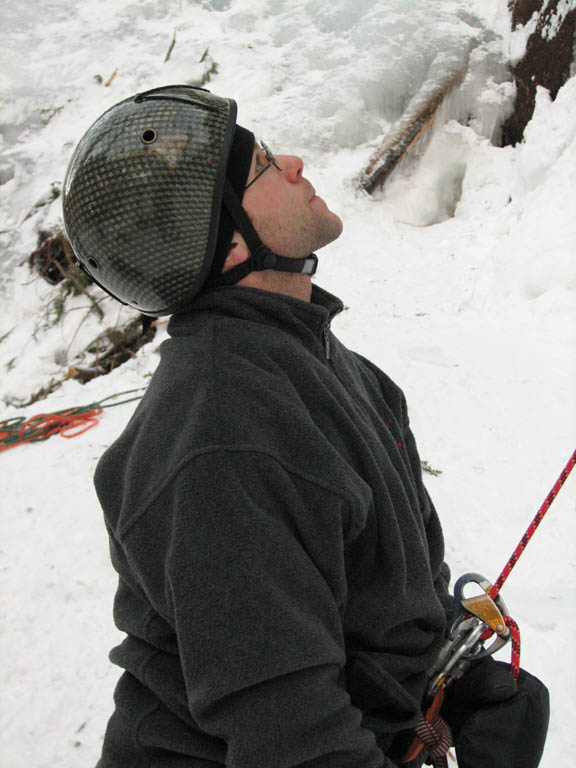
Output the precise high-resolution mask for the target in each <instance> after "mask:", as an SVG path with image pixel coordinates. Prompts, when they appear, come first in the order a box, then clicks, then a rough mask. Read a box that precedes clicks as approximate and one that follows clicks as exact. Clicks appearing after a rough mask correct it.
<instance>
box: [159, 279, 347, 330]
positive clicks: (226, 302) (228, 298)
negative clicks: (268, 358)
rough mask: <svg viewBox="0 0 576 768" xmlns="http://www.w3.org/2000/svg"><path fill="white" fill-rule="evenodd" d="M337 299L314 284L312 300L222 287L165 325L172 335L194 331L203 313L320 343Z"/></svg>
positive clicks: (337, 307)
mask: <svg viewBox="0 0 576 768" xmlns="http://www.w3.org/2000/svg"><path fill="white" fill-rule="evenodd" d="M343 308H344V307H343V304H342V302H341V301H340V299H339V298H337V297H336V296H333V295H332V294H330V293H328V291H325V290H323V289H322V288H320V287H319V286H317V285H313V286H312V297H311V301H310V302H307V301H303V300H301V299H295V298H292V297H291V296H285V295H283V294H279V293H271V292H270V291H261V290H258V289H256V288H245V287H242V286H223V287H220V288H215V289H214V290H211V291H209V292H207V293H202V294H200V295H199V296H197V297H196V299H195V300H194V302H193V304H192V306H191V308H190V311H188V312H186V313H184V314H179V315H174V316H173V317H172V318H171V320H170V323H169V325H168V333H169V334H170V335H171V336H189V335H192V334H194V332H195V329H196V328H197V327H198V325H197V324H198V322H199V321H200V320H201V319H202V317H206V314H205V313H211V314H217V315H221V316H225V317H235V318H238V319H241V320H247V321H250V322H254V323H264V324H266V325H269V326H274V327H277V328H278V329H279V330H283V331H287V332H289V333H290V332H291V333H292V334H294V335H296V336H298V337H300V339H301V340H302V341H306V340H308V341H310V340H311V335H312V336H313V337H314V339H315V341H316V342H317V341H320V342H322V339H323V335H324V334H325V333H326V329H327V328H328V327H329V325H330V323H331V321H332V319H333V318H334V317H335V316H336V315H337V314H338V313H339V312H341V311H342V309H343Z"/></svg>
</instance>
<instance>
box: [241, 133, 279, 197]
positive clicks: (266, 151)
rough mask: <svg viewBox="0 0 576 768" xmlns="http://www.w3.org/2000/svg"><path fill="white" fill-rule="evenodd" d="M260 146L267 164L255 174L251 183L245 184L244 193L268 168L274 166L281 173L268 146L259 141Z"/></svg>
mask: <svg viewBox="0 0 576 768" xmlns="http://www.w3.org/2000/svg"><path fill="white" fill-rule="evenodd" d="M260 146H261V147H262V149H263V150H264V154H265V155H266V160H268V164H267V165H265V166H264V167H263V168H261V169H260V170H259V171H258V173H257V174H256V176H254V178H253V179H252V181H251V182H249V183H248V184H246V186H245V187H244V191H246V190H247V189H248V187H251V186H252V184H254V182H255V181H256V180H257V179H259V178H260V176H262V174H263V173H264V171H267V170H268V168H270V166H271V165H273V166H274V168H277V169H278V170H279V171H281V170H282V168H280V166H279V165H278V163H277V162H276V158H275V157H274V155H273V154H272V152H271V151H270V148H269V147H268V145H267V144H264V142H263V141H261V142H260Z"/></svg>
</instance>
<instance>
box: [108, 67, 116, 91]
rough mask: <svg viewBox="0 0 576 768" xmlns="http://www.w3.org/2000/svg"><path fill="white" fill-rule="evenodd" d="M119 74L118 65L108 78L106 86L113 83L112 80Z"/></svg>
mask: <svg viewBox="0 0 576 768" xmlns="http://www.w3.org/2000/svg"><path fill="white" fill-rule="evenodd" d="M117 74H118V67H116V69H115V70H114V72H112V74H111V75H110V77H109V78H108V80H106V83H105V86H106V88H109V87H110V86H111V85H112V82H113V80H114V78H115V77H116V75H117Z"/></svg>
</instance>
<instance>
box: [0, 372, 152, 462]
mask: <svg viewBox="0 0 576 768" xmlns="http://www.w3.org/2000/svg"><path fill="white" fill-rule="evenodd" d="M144 389H145V387H139V388H137V389H128V390H126V391H125V392H118V393H117V394H115V395H109V396H108V397H105V398H104V399H103V400H100V401H99V402H94V403H90V404H89V405H84V406H79V407H77V408H68V409H66V410H63V411H55V412H54V413H40V414H38V415H36V416H32V417H31V418H29V419H26V418H25V417H24V416H17V417H15V418H12V419H6V420H4V421H0V452H2V451H6V450H8V448H14V447H15V446H17V445H23V444H24V443H36V442H39V441H41V440H47V439H48V438H49V437H52V435H57V434H59V435H60V436H61V437H66V438H68V439H69V438H72V437H78V435H83V434H84V432H87V431H88V430H89V429H92V427H95V426H96V425H97V424H98V422H99V418H98V417H99V416H100V415H101V414H102V411H103V410H104V408H113V407H115V406H117V405H124V404H125V403H131V402H134V401H135V400H140V399H141V398H142V394H141V395H137V396H135V397H130V398H128V399H125V400H120V401H119V402H113V403H110V402H107V401H109V400H114V399H115V398H118V397H122V396H123V395H131V394H133V393H134V392H143V390H144Z"/></svg>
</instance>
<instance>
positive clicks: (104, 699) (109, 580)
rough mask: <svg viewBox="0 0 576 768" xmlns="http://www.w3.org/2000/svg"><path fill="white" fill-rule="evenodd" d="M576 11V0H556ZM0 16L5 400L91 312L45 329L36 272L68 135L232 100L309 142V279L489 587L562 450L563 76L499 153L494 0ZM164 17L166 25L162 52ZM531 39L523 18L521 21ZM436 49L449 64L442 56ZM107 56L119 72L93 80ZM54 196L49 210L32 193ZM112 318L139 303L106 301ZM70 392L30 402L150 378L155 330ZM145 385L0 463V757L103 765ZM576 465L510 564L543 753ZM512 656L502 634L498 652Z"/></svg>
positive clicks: (504, 24) (458, 550)
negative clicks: (372, 367) (379, 391)
mask: <svg viewBox="0 0 576 768" xmlns="http://www.w3.org/2000/svg"><path fill="white" fill-rule="evenodd" d="M564 5H566V4H565V3H564ZM5 6H6V7H5V8H4V9H3V16H4V24H3V27H2V32H1V33H0V36H1V42H2V45H1V46H0V51H1V56H2V61H1V66H0V73H1V74H0V91H1V93H2V109H1V112H0V126H1V130H2V132H1V139H0V150H1V151H2V155H1V159H0V246H1V248H2V253H3V255H2V256H0V259H1V263H2V268H3V273H2V281H1V285H0V301H1V304H0V340H1V341H0V370H1V371H2V378H1V382H0V398H1V399H2V402H3V407H2V414H1V415H0V418H8V417H12V416H15V415H17V416H21V415H22V413H23V412H22V410H21V409H18V408H17V407H16V406H17V405H18V403H21V402H25V401H26V399H27V398H28V397H29V396H30V395H31V394H32V393H33V392H36V391H37V390H39V389H40V388H41V387H42V386H44V385H45V384H47V383H48V382H49V381H50V380H51V379H60V378H62V377H63V374H64V372H65V371H66V369H67V367H68V365H69V364H70V363H71V362H72V361H73V360H74V359H75V356H76V355H78V354H79V353H80V352H81V350H82V349H83V348H84V347H85V346H86V345H87V344H88V343H89V342H90V341H91V340H92V339H93V338H94V337H95V336H97V335H98V333H100V332H101V330H102V329H103V326H102V325H100V324H99V323H98V321H97V318H96V316H95V314H94V313H93V312H89V311H88V310H89V305H88V303H87V301H86V299H85V298H84V297H82V296H80V297H77V298H76V299H74V301H73V302H72V303H71V304H70V305H69V310H70V311H69V312H68V313H67V314H66V315H65V316H64V318H63V319H62V321H61V322H59V323H56V324H53V325H51V324H50V320H51V319H53V314H52V315H50V314H48V315H47V314H46V313H47V309H46V306H47V302H49V301H50V300H51V297H53V296H54V289H53V288H51V287H49V286H48V285H47V284H45V283H43V282H42V281H41V280H39V279H37V278H34V277H33V275H31V274H30V272H29V271H28V268H27V266H26V260H27V257H28V255H29V253H30V252H31V251H33V250H34V249H35V248H36V241H37V235H38V232H39V231H40V230H42V229H49V228H50V227H51V226H54V225H56V224H58V223H59V222H60V221H61V213H60V201H59V200H56V201H55V202H49V201H50V191H51V189H52V186H53V185H54V184H56V185H58V184H61V182H62V179H63V175H64V171H65V168H66V164H67V161H68V159H69V157H70V154H71V152H72V149H73V146H74V144H75V142H76V141H77V140H78V138H79V137H80V136H81V134H82V133H83V131H84V130H85V129H86V128H87V127H88V125H89V124H90V123H91V122H92V121H93V120H94V119H95V118H96V117H97V116H98V115H99V114H100V113H101V112H103V111H104V110H105V109H106V108H107V107H108V106H110V105H112V104H113V103H115V102H116V101H119V100H120V99H122V98H123V97H125V96H128V95H130V94H131V93H133V92H136V91H138V90H144V89H146V88H149V87H152V86H154V85H159V84H165V83H168V82H190V81H196V82H199V81H200V80H201V79H202V76H203V74H204V73H205V72H206V69H207V68H208V66H209V65H210V64H211V62H200V59H201V57H202V54H203V53H204V51H205V50H206V49H207V48H208V49H209V56H211V57H212V61H213V62H215V63H216V64H217V65H218V74H215V75H213V76H212V82H210V83H209V84H208V87H210V88H212V89H213V90H214V91H215V92H217V93H220V94H222V95H227V96H233V97H234V98H236V100H237V101H238V103H239V119H240V122H241V123H242V124H244V125H246V126H248V127H251V128H253V129H255V130H256V132H257V134H258V135H260V136H262V137H263V138H264V139H265V140H266V141H267V142H268V143H269V144H270V146H271V147H272V149H273V151H278V152H279V153H290V152H294V153H297V154H299V155H301V156H302V157H303V159H304V163H305V175H307V176H308V177H310V178H311V179H312V180H313V182H314V185H315V187H316V188H317V189H318V191H319V193H320V194H322V195H323V196H324V197H325V198H326V199H327V201H328V203H329V204H330V206H331V207H332V208H333V209H334V210H336V211H337V212H339V213H341V215H342V217H343V219H344V222H345V229H344V233H343V235H342V237H341V238H340V239H339V240H338V241H336V242H335V243H334V244H332V245H331V246H329V247H328V248H326V249H325V250H324V251H320V254H319V255H320V271H319V275H318V281H319V283H320V284H321V285H323V286H324V287H326V288H327V289H328V290H331V291H333V292H335V293H337V294H338V295H340V296H341V297H342V298H343V300H344V302H345V304H346V306H347V311H346V312H344V313H343V314H342V315H341V316H340V318H339V320H338V321H337V323H336V324H335V329H334V330H335V331H336V333H337V334H338V335H339V336H340V338H341V339H342V340H343V341H344V342H345V343H347V344H348V345H349V346H350V347H352V348H353V349H356V350H358V351H359V352H361V353H363V354H365V355H367V356H369V357H370V358H371V359H373V360H374V361H375V362H376V363H377V364H378V365H380V366H381V367H382V368H383V369H384V370H386V371H387V372H388V373H389V374H390V375H391V376H392V377H393V378H394V379H395V380H396V381H397V382H398V383H399V384H401V386H402V387H403V388H404V390H405V392H406V395H407V397H408V402H409V405H410V413H411V420H412V425H413V429H414V431H415V433H416V436H417V438H418V444H419V448H420V452H421V456H422V458H423V459H424V460H426V461H428V463H429V464H430V466H432V467H433V468H436V469H440V470H441V471H442V474H441V475H440V476H438V477H433V476H430V475H427V476H426V477H427V485H428V488H429V490H430V492H431V494H432V496H433V498H434V500H435V502H436V505H437V507H438V509H439V512H440V515H441V518H442V520H443V523H444V528H445V536H446V541H447V559H448V561H449V563H450V565H451V567H452V570H453V573H454V576H455V578H456V577H457V576H458V575H460V574H462V573H464V572H466V571H471V570H473V571H480V572H481V573H484V574H485V575H486V576H487V577H488V578H489V579H491V580H493V581H494V580H495V579H496V578H497V576H498V574H499V573H500V570H501V569H502V567H503V566H504V563H505V562H506V560H507V558H508V556H509V555H510V554H511V552H512V550H513V549H514V547H515V546H516V543H517V542H518V540H519V539H520V537H521V535H522V533H523V532H524V530H525V529H526V527H527V526H528V523H529V522H530V520H531V519H532V517H533V516H534V514H535V512H536V510H537V509H538V507H539V505H540V504H541V502H542V501H543V499H544V498H545V496H546V494H547V493H548V491H549V489H550V488H551V486H552V484H553V482H554V481H555V479H556V477H557V476H558V475H559V473H560V470H561V469H562V467H563V466H564V464H565V462H566V461H567V459H568V457H569V456H570V454H571V453H572V451H573V450H574V447H575V446H574V434H575V429H574V428H575V426H576V401H575V398H574V384H575V382H576V355H575V336H576V322H575V320H576V317H575V315H576V309H575V307H576V302H575V301H574V291H575V290H576V263H575V260H574V256H573V254H574V252H575V250H576V223H575V221H576V217H575V216H574V209H575V203H576V191H575V185H574V180H575V179H576V111H575V110H574V103H575V100H576V78H574V77H573V78H571V79H570V80H569V81H568V82H567V83H566V85H565V86H564V87H563V88H562V89H561V90H560V92H559V94H558V97H557V99H556V100H555V101H554V102H551V100H550V98H549V96H548V94H547V92H546V91H544V90H542V89H541V90H540V91H539V92H538V98H537V103H536V110H535V115H534V117H533V120H532V121H531V123H530V125H529V126H528V129H527V131H526V137H525V141H524V142H523V143H522V144H520V145H518V146H516V147H515V148H510V147H509V148H504V149H502V148H498V147H497V146H495V143H497V136H498V131H499V126H500V123H501V121H502V119H503V118H504V117H505V116H506V114H507V113H508V111H509V109H510V104H511V100H512V98H513V93H514V89H513V85H512V83H511V82H510V79H509V75H508V74H507V70H506V62H507V61H508V60H509V59H510V56H513V57H514V58H515V59H517V57H518V56H519V51H520V49H521V47H522V45H521V43H522V40H523V41H524V43H522V44H524V45H525V40H526V28H524V29H520V30H517V31H516V32H515V33H513V34H512V33H511V32H510V31H509V26H510V25H509V16H508V11H507V8H506V2H505V0H472V1H468V2H464V0H410V2H407V1H406V0H361V1H360V0H357V1H356V2H354V3H352V2H350V1H349V0H293V1H292V2H288V1H287V0H204V2H185V0H163V1H162V2H154V3H152V2H149V1H147V0H133V1H132V2H127V1H125V0H122V1H121V2H118V0H114V1H112V0H102V1H101V2H99V3H98V4H94V3H88V2H87V0H79V2H77V3H74V4H73V5H70V4H65V3H64V2H63V0H52V2H38V0H29V2H28V3H27V4H26V5H25V6H23V5H22V4H20V3H16V2H14V0H10V2H7V3H5ZM174 31H176V44H175V46H174V49H173V52H172V55H171V57H170V60H169V61H168V62H167V63H164V58H165V56H166V53H167V51H168V48H169V45H170V42H171V40H172V37H173V34H174ZM522 35H523V37H521V36H522ZM470 47H471V53H470V64H469V71H468V75H467V76H466V79H465V81H464V83H463V84H462V86H461V88H460V90H459V91H458V92H457V93H456V94H454V95H452V96H451V97H450V98H449V99H448V101H447V103H446V105H445V106H444V107H443V108H442V110H441V113H440V115H439V117H438V119H437V120H436V123H435V126H434V128H433V129H432V130H431V131H430V132H429V135H428V137H427V139H426V141H424V142H422V144H421V146H419V147H417V148H416V149H415V150H414V152H413V153H412V158H411V159H410V160H409V161H408V162H403V163H402V164H401V166H400V167H398V168H397V169H396V171H395V172H394V174H393V175H392V177H391V178H390V181H389V183H388V184H387V185H386V187H385V189H384V191H383V192H382V193H379V194H378V195H376V196H375V197H374V198H370V197H369V196H367V195H365V194H361V193H358V192H357V191H356V190H355V188H354V185H353V183H352V180H353V179H354V178H355V177H356V176H357V174H358V173H359V172H360V171H361V170H362V168H363V167H364V166H365V164H366V162H367V161H368V159H369V157H370V155H371V154H372V152H373V150H374V149H375V148H376V146H377V145H378V144H379V142H380V141H381V139H382V135H383V134H384V133H385V132H386V131H387V130H388V129H389V128H390V127H391V125H393V123H394V122H396V121H397V120H398V119H399V118H400V117H401V114H402V112H403V110H404V108H405V107H406V106H407V104H408V103H409V102H410V99H411V98H412V97H413V96H414V95H415V94H416V93H417V91H418V89H419V88H420V87H421V86H422V84H423V83H424V82H426V80H427V78H429V77H430V76H431V75H430V71H431V68H432V67H433V65H434V62H435V60H437V55H438V54H439V53H440V52H442V53H443V55H453V56H458V55H460V54H461V53H462V51H464V50H468V48H470ZM434 66H435V65H434ZM116 69H117V75H116V77H115V78H114V80H113V81H112V83H111V85H110V86H109V87H105V86H104V84H103V83H99V82H98V81H97V79H96V76H97V75H98V76H100V78H101V79H102V80H103V81H104V82H106V80H108V78H110V76H111V75H112V74H113V72H114V71H115V70H116ZM42 202H43V203H44V204H42V205H38V203H42ZM101 307H102V309H103V310H104V311H105V313H106V324H107V325H113V324H117V323H120V322H121V321H122V319H126V317H127V316H129V313H126V310H122V309H120V308H119V305H117V304H115V303H114V302H112V301H108V300H104V301H103V302H102V303H101ZM164 334H165V330H164V329H163V328H161V329H160V331H159V333H158V335H157V337H156V339H155V340H154V341H153V342H152V344H149V345H147V346H145V347H144V348H143V349H142V350H141V351H140V352H139V353H138V354H137V355H136V357H135V358H134V359H133V360H131V361H130V362H129V363H126V364H125V365H123V366H122V367H120V368H118V369H116V370H115V371H113V372H112V373H111V374H109V375H108V376H105V377H100V378H97V379H94V380H93V381H91V382H90V383H88V384H86V385H84V386H82V385H81V384H79V383H78V382H77V381H74V380H67V381H66V382H65V383H64V384H63V386H62V387H61V388H59V389H57V390H56V391H55V392H53V393H52V394H51V395H49V396H48V397H47V398H45V399H44V400H41V401H39V402H37V403H35V404H34V405H33V406H30V407H28V408H26V409H24V413H25V415H26V416H32V415H35V414H36V413H41V412H46V411H56V410H61V409H63V408H65V407H69V406H76V405H85V404H88V403H91V402H95V401H99V400H101V399H103V398H104V397H107V396H108V395H111V394H115V393H119V392H124V391H126V390H131V389H134V388H137V387H142V386H145V384H146V382H147V380H148V377H149V376H150V375H151V373H152V371H153V370H154V367H155V365H156V364H157V361H158V354H157V348H158V345H159V344H160V343H161V340H162V338H163V337H164ZM133 407H134V404H130V405H122V406H119V407H117V408H112V409H109V410H106V411H105V412H104V414H103V416H102V417H101V420H100V424H99V425H98V427H96V428H95V429H93V430H91V431H89V432H87V433H86V434H84V435H83V436H81V437H78V438H75V439H74V440H73V441H70V440H64V439H62V438H60V437H53V438H51V439H50V440H48V441H46V442H42V443H37V444H34V445H26V446H22V447H18V448H14V449H11V450H9V451H6V452H5V453H3V454H2V455H1V456H0V467H1V481H0V483H1V485H0V487H1V493H2V518H1V519H2V548H1V549H2V551H1V561H2V565H1V567H2V577H3V578H2V588H1V592H0V614H1V617H2V619H1V620H2V627H3V632H2V634H1V635H0V657H1V658H2V659H3V665H2V672H1V673H0V674H1V678H0V679H1V686H2V693H3V695H2V699H1V703H0V765H2V766H4V765H6V766H8V765H9V766H10V768H48V767H50V768H53V767H54V766H58V768H72V766H76V765H78V764H80V763H82V764H83V765H90V764H94V763H95V762H96V760H97V757H98V754H99V748H100V744H101V740H102V736H103V731H104V728H105V725H106V721H107V718H108V716H109V714H110V712H111V709H112V691H113V687H114V684H115V681H116V679H117V676H118V670H117V669H116V668H114V667H112V665H111V664H110V663H109V662H108V660H107V653H108V650H109V649H110V647H111V646H112V645H114V644H115V643H116V642H117V641H118V639H119V633H118V632H117V631H116V629H115V628H114V626H113V623H112V617H111V607H112V599H113V595H114V590H115V576H114V573H113V571H112V568H111V566H110V564H109V560H108V551H107V541H106V535H105V531H104V526H103V523H102V519H101V512H100V510H99V507H98V504H97V501H96V499H95V496H94V492H93V490H92V484H91V476H92V473H93V470H94V467H95V463H96V461H97V459H98V457H99V455H100V454H101V453H102V452H103V451H104V449H105V448H106V446H107V445H109V444H110V443H111V442H112V440H114V438H115V436H117V435H118V434H119V432H120V431H121V429H122V427H123V426H124V424H126V422H127V421H128V419H129V417H130V414H131V413H132V410H133ZM575 491H576V480H575V478H574V477H571V478H570V479H569V480H568V481H567V483H566V486H565V488H564V489H563V490H562V491H561V492H560V494H559V497H558V499H557V500H556V501H555V502H554V504H553V506H552V508H551V510H550V512H549V513H548V516H547V518H546V519H545V520H544V522H543V523H542V525H541V527H540V529H539V530H538V532H537V534H536V536H535V538H534V540H533V542H532V543H531V544H530V545H529V547H528V549H527V551H526V553H525V554H524V555H523V557H522V558H521V560H520V562H519V564H518V565H517V566H516V568H515V569H514V571H513V573H512V575H511V576H510V579H509V580H508V582H507V584H506V586H505V588H504V591H503V597H504V599H505V600H506V602H507V604H508V607H509V609H510V612H511V614H512V616H514V618H515V619H516V620H517V621H518V622H519V624H520V627H521V630H522V638H523V649H522V655H523V664H524V666H525V667H526V668H527V669H529V670H530V671H532V672H533V673H535V674H536V675H538V676H539V677H541V678H542V679H543V680H544V681H545V682H546V683H547V684H548V686H549V688H550V690H551V696H552V720H551V726H550V732H549V737H548V743H547V747H546V752H545V755H544V758H543V760H542V763H541V765H542V766H543V768H552V766H556V765H560V764H564V763H565V762H566V755H570V754H574V750H575V748H576V738H575V736H574V728H573V723H574V721H575V716H576V702H575V699H574V694H573V691H574V690H575V689H576V664H575V654H574V642H573V638H574V634H575V631H576V618H575V614H574V605H575V598H576V587H575V584H576V580H575V576H576V573H575V570H576V556H575V554H574V547H573V543H574V532H575V528H576V523H575V518H574V514H573V513H574V511H575V503H574V498H575ZM508 653H509V652H508V650H504V651H502V652H501V653H500V657H501V658H503V659H506V658H508Z"/></svg>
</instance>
